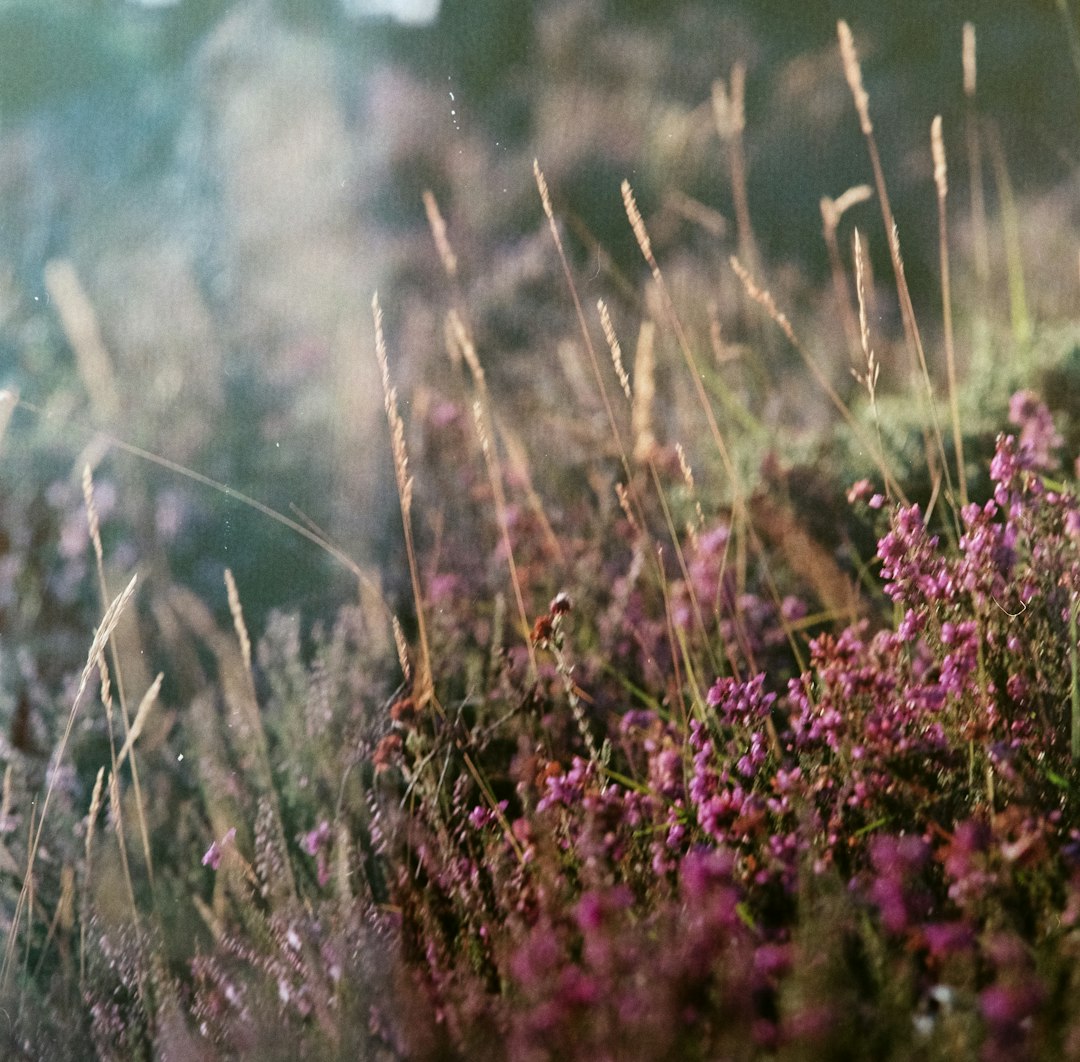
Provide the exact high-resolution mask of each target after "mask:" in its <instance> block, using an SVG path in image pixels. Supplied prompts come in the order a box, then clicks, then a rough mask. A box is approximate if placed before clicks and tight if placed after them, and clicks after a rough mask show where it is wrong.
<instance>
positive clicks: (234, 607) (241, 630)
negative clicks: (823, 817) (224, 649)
mask: <svg viewBox="0 0 1080 1062" xmlns="http://www.w3.org/2000/svg"><path fill="white" fill-rule="evenodd" d="M225 594H226V597H227V598H228V600H229V615H231V616H232V621H233V627H234V629H235V630H236V638H237V641H239V643H240V655H241V656H242V657H243V658H244V668H245V670H246V671H247V672H248V673H249V674H250V673H251V638H250V636H249V635H248V629H247V623H246V622H245V621H244V610H243V609H242V608H241V606H240V593H239V591H238V590H237V589H236V580H235V579H234V578H233V573H232V570H231V569H229V568H226V569H225Z"/></svg>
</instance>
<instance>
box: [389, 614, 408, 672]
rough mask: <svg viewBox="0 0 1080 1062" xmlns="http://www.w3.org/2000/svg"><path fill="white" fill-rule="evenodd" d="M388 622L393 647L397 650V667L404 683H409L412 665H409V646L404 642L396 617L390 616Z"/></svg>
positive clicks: (403, 634) (403, 633)
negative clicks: (392, 638) (391, 631)
mask: <svg viewBox="0 0 1080 1062" xmlns="http://www.w3.org/2000/svg"><path fill="white" fill-rule="evenodd" d="M390 622H391V624H392V625H393V628H394V646H395V647H396V649H397V657H398V666H399V667H400V668H401V673H402V674H403V675H404V676H405V681H406V682H411V681H412V664H410V663H409V645H408V643H407V642H406V641H405V632H404V631H403V630H402V629H401V620H399V619H398V618H397V616H391V617H390Z"/></svg>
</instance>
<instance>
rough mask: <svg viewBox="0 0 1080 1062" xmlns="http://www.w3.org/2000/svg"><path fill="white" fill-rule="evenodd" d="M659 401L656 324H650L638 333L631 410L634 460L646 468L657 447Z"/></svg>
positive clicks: (645, 325)
mask: <svg viewBox="0 0 1080 1062" xmlns="http://www.w3.org/2000/svg"><path fill="white" fill-rule="evenodd" d="M655 399H656V324H655V322H653V321H650V320H648V319H647V318H646V320H644V321H642V322H641V328H640V330H639V331H638V341H637V348H636V350H635V351H634V397H633V405H632V406H631V407H630V434H631V437H632V438H633V441H634V460H635V461H636V462H637V463H638V464H644V463H646V462H647V461H649V460H650V459H651V458H652V455H653V453H654V451H655V450H656V447H657V442H656V435H655V433H654V432H653V402H654V401H655Z"/></svg>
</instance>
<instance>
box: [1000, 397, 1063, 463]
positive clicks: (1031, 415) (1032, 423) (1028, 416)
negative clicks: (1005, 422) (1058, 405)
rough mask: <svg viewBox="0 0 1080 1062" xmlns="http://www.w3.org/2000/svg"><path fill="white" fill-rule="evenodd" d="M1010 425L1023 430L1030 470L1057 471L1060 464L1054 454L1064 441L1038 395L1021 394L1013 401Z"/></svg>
mask: <svg viewBox="0 0 1080 1062" xmlns="http://www.w3.org/2000/svg"><path fill="white" fill-rule="evenodd" d="M1009 421H1010V423H1012V424H1015V425H1016V426H1017V427H1018V428H1019V429H1020V447H1021V449H1022V450H1023V451H1025V452H1026V456H1027V459H1028V461H1029V462H1030V465H1029V467H1031V468H1039V469H1049V468H1053V467H1054V466H1055V465H1056V464H1057V462H1056V461H1055V459H1054V458H1053V456H1052V452H1053V451H1054V450H1057V449H1058V448H1059V447H1060V446H1061V444H1062V442H1063V440H1062V438H1061V435H1060V434H1059V433H1058V431H1057V429H1056V428H1055V427H1054V418H1053V417H1052V416H1051V415H1050V410H1049V409H1047V408H1046V405H1045V403H1043V402H1042V401H1041V400H1040V399H1039V396H1038V395H1036V394H1035V392H1034V391H1017V392H1016V394H1014V395H1013V396H1012V399H1011V400H1010V401H1009Z"/></svg>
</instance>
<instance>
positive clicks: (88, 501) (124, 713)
mask: <svg viewBox="0 0 1080 1062" xmlns="http://www.w3.org/2000/svg"><path fill="white" fill-rule="evenodd" d="M82 490H83V503H84V506H85V508H86V522H87V527H88V529H89V532H90V541H91V543H92V544H93V547H94V558H95V562H96V566H97V577H98V593H99V594H100V595H101V604H102V607H103V608H104V606H105V603H106V602H107V601H108V599H109V587H108V582H107V581H106V579H105V552H104V550H103V549H102V545H101V521H100V519H99V517H98V510H97V504H96V502H95V501H94V477H93V473H92V471H91V469H90V465H89V464H87V465H84V466H83V476H82ZM109 656H110V658H111V660H112V673H113V674H114V675H115V676H116V693H117V697H118V699H119V701H120V719H121V721H122V722H123V725H124V739H125V742H128V741H129V740H130V738H131V713H130V712H129V711H128V700H127V690H126V683H125V681H124V670H123V668H122V667H121V663H120V653H119V652H118V650H117V647H116V645H115V644H112V643H110V645H109ZM99 667H100V670H101V688H102V700H103V701H104V704H105V708H106V718H107V720H108V726H109V748H110V751H111V752H112V753H113V754H114V757H115V752H116V743H115V741H114V740H113V724H112V715H113V711H112V708H113V706H112V700H111V699H110V697H109V671H108V670H107V669H106V667H105V658H104V655H102V657H101V660H100V664H99ZM112 769H113V771H114V772H116V771H117V770H119V763H118V762H117V760H116V759H115V758H114V759H113V764H112ZM131 783H132V786H133V788H134V790H135V807H136V818H137V819H138V824H139V836H140V839H141V840H142V850H143V860H144V861H145V864H146V873H147V877H148V878H149V881H150V886H151V888H153V885H154V861H153V854H152V849H151V846H150V826H149V824H148V822H147V819H146V805H145V804H144V802H143V794H142V783H141V781H140V779H139V768H138V764H137V762H136V759H135V756H134V755H132V757H131Z"/></svg>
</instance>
